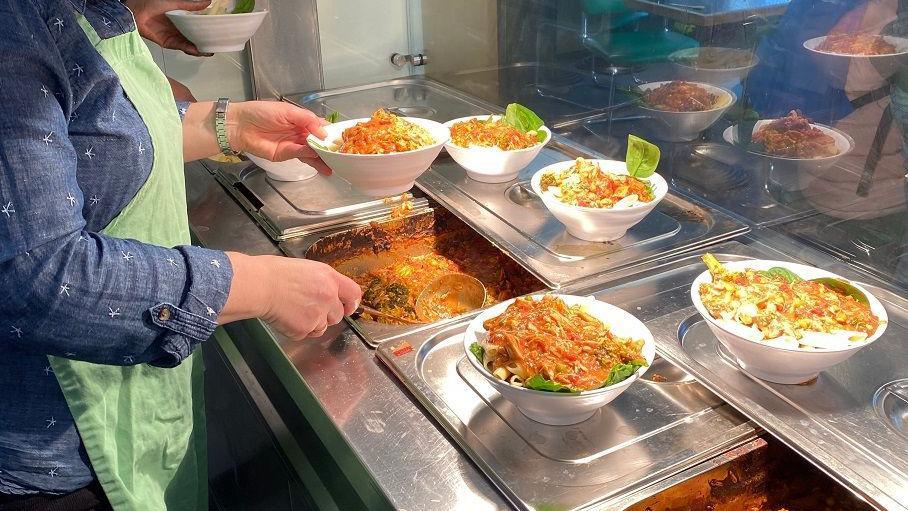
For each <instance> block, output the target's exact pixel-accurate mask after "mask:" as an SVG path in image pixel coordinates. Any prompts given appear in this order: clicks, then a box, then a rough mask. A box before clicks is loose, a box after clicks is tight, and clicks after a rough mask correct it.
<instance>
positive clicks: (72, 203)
mask: <svg viewBox="0 0 908 511" xmlns="http://www.w3.org/2000/svg"><path fill="white" fill-rule="evenodd" d="M66 200H68V201H69V205H70V206H75V205H76V198H75V197H73V192H69V195H67V196H66Z"/></svg>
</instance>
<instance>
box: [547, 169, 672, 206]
mask: <svg viewBox="0 0 908 511" xmlns="http://www.w3.org/2000/svg"><path fill="white" fill-rule="evenodd" d="M574 161H576V160H565V161H559V162H556V163H552V164H549V165H546V166H545V167H542V168H541V169H539V170H537V171H536V172H535V173H534V174H533V177H531V178H530V186H531V187H532V188H533V191H534V192H536V194H537V195H539V198H540V199H542V201H543V204H545V202H546V199H548V198H549V197H547V196H546V195H545V193H546V192H545V191H544V190H542V186H541V185H540V184H539V182H540V180H541V179H542V174H543V173H546V172H552V171H553V169H552V167H555V166H560V165H565V164H566V163H568V162H570V163H573V162H574ZM587 161H591V162H594V163H596V164H597V165H598V164H599V163H600V162H618V163H622V164H624V163H625V162H623V161H619V160H607V159H603V158H596V159H588V160H587ZM599 170H600V171H603V172H607V173H610V174H614V172H610V171H605V170H603V169H602V166H601V165H599ZM618 175H628V174H627V166H626V165H625V169H624V174H620V173H619V174H618ZM653 176H655V177H656V179H654V181H655V182H653V183H652V185H653V190H654V192H656V193H655V195H656V196H655V197H653V200H651V201H649V202H644V203H642V204H637V205H635V206H630V207H626V208H620V209H615V208H591V207H589V206H575V205H573V204H568V203H567V202H563V201H561V200H560V199H558V198H557V197H555V196H551V198H552V199H553V200H555V201H557V202H558V204H560V205H562V206H565V207H567V208H570V209H572V210H575V211H580V212H583V213H616V212H625V211H641V210H644V209H647V208H652V207H655V206H656V205H658V204H659V203H660V202H662V199H664V198H665V196H666V195H668V182H667V181H666V180H665V178H664V177H662V176H661V175H660V174H659V173H658V172H653V173H652V175H650V176H649V177H648V178H645V179H641V181H649V180H650V179H653ZM546 207H548V205H546Z"/></svg>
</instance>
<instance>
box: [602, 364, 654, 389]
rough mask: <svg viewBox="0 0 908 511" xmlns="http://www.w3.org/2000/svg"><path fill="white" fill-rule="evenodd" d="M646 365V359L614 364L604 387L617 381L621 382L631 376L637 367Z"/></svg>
mask: <svg viewBox="0 0 908 511" xmlns="http://www.w3.org/2000/svg"><path fill="white" fill-rule="evenodd" d="M645 365H646V360H631V361H630V362H629V363H627V364H615V365H613V366H612V370H611V371H609V374H608V379H607V380H605V383H604V384H603V385H602V386H603V387H608V386H610V385H614V384H616V383H621V382H623V381H624V380H626V379H628V378H630V377H631V376H632V375H633V374H634V373H635V372H637V369H640V368H641V367H643V366H645Z"/></svg>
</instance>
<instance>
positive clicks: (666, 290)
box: [638, 231, 908, 510]
mask: <svg viewBox="0 0 908 511" xmlns="http://www.w3.org/2000/svg"><path fill="white" fill-rule="evenodd" d="M748 238H750V239H749V240H748V241H749V244H748V245H746V246H745V245H741V244H738V243H734V242H732V243H728V244H725V245H721V246H719V247H715V248H713V249H712V250H711V251H712V252H713V253H714V254H716V256H717V257H718V258H719V259H720V260H726V261H727V260H739V259H749V258H759V259H774V260H794V259H795V257H796V258H797V259H800V260H801V262H803V263H805V264H811V265H815V266H818V267H821V268H824V269H828V270H829V271H832V272H835V273H837V274H839V275H842V276H844V277H847V278H851V279H854V280H856V281H858V282H860V283H861V285H863V286H864V287H865V288H867V289H869V290H870V291H871V292H872V293H873V294H874V296H876V297H877V298H878V299H879V300H880V301H881V302H882V303H883V305H884V306H885V307H886V310H887V313H888V315H889V326H888V328H887V329H886V332H885V334H884V335H883V336H882V337H881V338H880V339H879V340H877V341H876V342H874V343H873V344H871V345H869V346H867V347H866V348H864V349H862V350H861V351H859V352H858V353H856V354H855V355H853V356H852V357H851V358H849V359H848V360H846V361H844V362H842V363H840V364H838V365H836V366H834V367H832V368H830V369H829V370H827V371H824V372H821V373H820V375H819V377H818V378H817V379H816V380H814V381H811V382H807V383H805V384H800V385H780V384H775V383H769V382H766V381H763V380H760V379H757V378H756V377H752V376H749V375H748V374H747V373H745V372H743V371H742V370H741V369H740V368H739V367H738V365H737V363H736V362H735V360H734V358H733V357H732V356H731V355H730V354H729V353H728V352H727V351H726V350H725V349H724V347H723V346H722V344H721V343H719V341H718V340H717V339H716V337H715V336H714V335H713V334H712V332H711V331H710V330H709V328H708V326H707V325H706V324H705V321H704V320H703V318H702V317H700V315H699V314H697V312H696V309H694V308H693V307H692V306H689V305H690V298H689V292H690V283H691V282H692V280H693V278H694V277H696V276H697V275H699V274H700V273H701V272H702V271H704V269H705V268H704V267H703V265H702V264H700V261H699V258H698V257H696V256H692V257H691V258H689V259H686V260H687V261H688V264H686V265H684V264H683V262H679V263H677V264H676V265H675V267H674V268H673V269H660V270H659V271H658V273H656V272H653V273H652V274H649V273H647V274H642V275H641V276H640V277H639V280H638V285H640V286H646V285H647V283H648V282H651V281H652V282H655V281H658V282H660V289H661V290H662V291H661V293H660V294H663V295H665V296H666V298H667V299H671V300H676V301H678V302H683V303H684V304H686V305H687V306H685V307H682V308H680V309H679V310H676V311H675V312H672V313H669V314H667V315H665V316H663V317H662V318H660V319H658V320H656V321H653V322H651V323H649V324H648V326H650V328H651V330H652V331H653V334H654V335H655V336H656V342H657V348H658V350H659V353H660V354H661V355H662V356H663V357H664V358H666V359H667V360H669V361H671V362H672V363H674V364H677V365H678V366H680V367H682V368H683V369H684V370H685V371H687V372H689V373H690V374H691V375H693V376H694V377H695V378H696V379H697V380H698V381H700V382H701V383H702V384H703V385H705V386H706V387H707V388H709V389H710V390H712V391H713V392H715V393H716V394H718V395H719V397H721V398H722V399H724V400H725V401H726V402H728V403H729V404H731V405H732V406H734V407H735V408H737V409H738V410H739V411H740V412H742V413H744V414H745V415H747V416H748V417H750V418H751V419H752V420H753V421H754V422H756V423H757V424H759V425H760V426H762V427H763V428H765V429H766V430H768V431H769V432H771V433H772V434H773V435H775V436H776V437H778V438H779V439H781V440H782V441H783V442H785V443H786V444H787V445H788V446H789V447H791V448H792V449H794V450H795V451H796V452H798V453H799V454H801V455H802V456H804V457H805V458H807V459H808V460H810V461H811V462H812V463H814V464H815V465H817V466H818V467H820V468H821V469H823V470H824V471H825V472H826V473H828V474H829V475H830V476H832V477H833V478H834V479H836V480H837V481H839V482H840V483H842V484H843V485H844V486H846V487H848V488H850V489H851V490H852V491H854V492H855V493H856V494H858V495H859V496H861V497H862V498H863V499H865V500H867V501H868V502H869V503H871V504H872V505H874V506H876V507H878V508H880V509H889V510H908V421H906V419H908V363H906V361H908V344H906V343H905V340H906V339H908V300H906V299H905V298H904V295H900V294H897V293H894V292H892V291H890V290H887V289H885V288H884V286H883V285H882V284H881V283H879V282H876V281H874V280H872V279H871V278H869V277H866V276H863V277H862V276H861V275H859V274H857V273H855V272H854V271H853V270H852V269H850V268H849V267H848V266H847V265H846V264H844V263H841V262H838V261H836V260H835V259H833V258H831V257H830V256H828V255H823V254H821V253H819V252H816V251H813V250H810V249H808V248H806V247H804V246H803V245H799V244H797V243H796V242H794V241H792V240H790V239H789V238H785V237H783V236H781V235H779V234H777V233H772V232H767V231H759V232H757V233H755V234H750V235H748ZM667 280H668V281H671V282H673V283H674V287H672V286H668V285H666V284H665V282H666V281H667Z"/></svg>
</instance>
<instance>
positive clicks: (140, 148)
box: [139, 142, 145, 154]
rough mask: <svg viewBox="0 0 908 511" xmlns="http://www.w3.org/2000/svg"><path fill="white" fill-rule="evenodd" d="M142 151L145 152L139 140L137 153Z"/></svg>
mask: <svg viewBox="0 0 908 511" xmlns="http://www.w3.org/2000/svg"><path fill="white" fill-rule="evenodd" d="M144 152H145V148H144V147H142V142H139V154H141V153H144Z"/></svg>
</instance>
